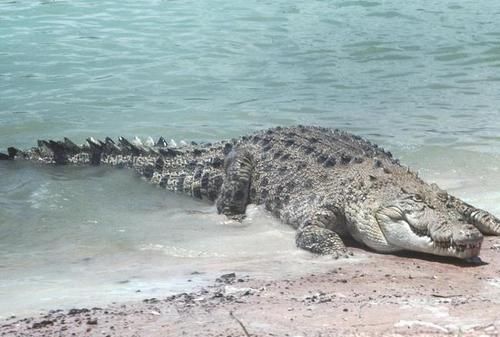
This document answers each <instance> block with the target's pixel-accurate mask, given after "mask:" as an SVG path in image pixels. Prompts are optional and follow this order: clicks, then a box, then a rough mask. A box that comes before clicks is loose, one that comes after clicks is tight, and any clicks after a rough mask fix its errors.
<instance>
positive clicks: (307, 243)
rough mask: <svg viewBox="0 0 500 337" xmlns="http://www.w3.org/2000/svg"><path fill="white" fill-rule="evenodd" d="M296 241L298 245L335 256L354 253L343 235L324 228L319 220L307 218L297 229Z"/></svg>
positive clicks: (311, 250) (313, 251)
mask: <svg viewBox="0 0 500 337" xmlns="http://www.w3.org/2000/svg"><path fill="white" fill-rule="evenodd" d="M295 242H296V244H297V247H299V248H302V249H305V250H308V251H310V252H312V253H315V254H320V255H331V256H333V257H334V258H339V257H349V255H352V253H351V252H350V251H349V250H348V249H347V248H346V246H345V244H344V242H343V241H342V239H341V237H340V236H339V235H338V234H337V233H335V232H334V231H332V230H330V229H326V228H324V227H323V224H322V223H321V222H319V221H318V220H306V221H305V222H304V223H303V224H302V225H301V226H300V227H299V228H298V229H297V233H296V234H295Z"/></svg>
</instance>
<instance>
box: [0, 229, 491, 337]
mask: <svg viewBox="0 0 500 337" xmlns="http://www.w3.org/2000/svg"><path fill="white" fill-rule="evenodd" d="M353 251H354V254H355V255H358V254H360V255H363V258H362V259H359V261H358V260H356V261H355V262H354V263H349V264H345V263H342V261H341V260H339V264H338V266H337V265H336V264H334V265H330V266H329V267H328V269H327V270H324V271H322V272H321V273H316V274H308V275H305V276H300V277H295V278H288V279H287V278H282V279H276V280H271V281H269V280H263V279H259V278H256V277H248V276H243V275H239V274H235V273H229V274H225V275H221V276H220V277H219V278H217V279H216V280H215V281H214V282H213V284H211V285H210V286H206V287H201V288H200V289H198V290H196V291H194V292H189V293H179V294H176V295H172V296H168V297H165V298H150V299H145V300H143V301H128V302H122V303H115V304H110V305H106V306H103V307H99V308H97V307H93V308H74V309H70V310H64V311H63V310H51V311H49V312H47V313H44V314H41V315H39V316H32V317H25V318H10V319H2V320H0V336H110V337H111V336H135V337H137V336H148V337H149V336H151V337H155V336H204V337H208V336H329V335H342V336H380V335H392V336H435V335H455V336H456V335H460V336H476V335H485V336H496V335H498V334H499V333H500V274H499V272H500V259H499V258H500V242H499V240H498V238H495V237H487V238H486V239H485V242H484V245H483V249H482V255H481V258H482V260H483V263H482V264H477V265H471V264H465V263H462V262H461V261H460V260H451V259H446V258H438V257H434V256H426V255H414V254H412V255H407V254H405V255H401V256H394V255H380V254H375V253H371V252H366V251H364V250H362V249H358V248H354V249H353Z"/></svg>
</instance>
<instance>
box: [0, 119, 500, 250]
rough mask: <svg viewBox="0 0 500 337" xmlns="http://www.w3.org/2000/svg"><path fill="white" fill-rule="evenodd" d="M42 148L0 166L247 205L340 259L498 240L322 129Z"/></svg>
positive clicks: (483, 219)
mask: <svg viewBox="0 0 500 337" xmlns="http://www.w3.org/2000/svg"><path fill="white" fill-rule="evenodd" d="M87 142H88V145H85V146H77V145H75V144H74V143H72V142H71V141H69V140H67V139H65V140H64V141H59V142H54V141H39V144H38V147H36V148H33V149H31V150H28V151H20V150H17V149H15V148H9V151H8V154H0V159H27V160H33V161H37V162H42V163H51V164H74V165H82V164H91V165H102V164H106V165H110V166H117V167H130V168H133V169H135V170H136V171H137V172H138V173H139V174H140V175H141V176H143V177H144V178H145V179H147V180H149V181H150V182H151V183H153V184H156V185H159V186H161V187H164V188H166V189H168V190H171V191H175V192H182V193H187V194H190V195H191V196H193V197H195V198H206V199H208V200H211V201H215V202H216V205H217V210H218V211H219V213H223V214H226V215H227V216H230V217H233V218H236V219H241V218H242V217H243V216H244V213H245V208H246V206H247V205H248V204H249V203H254V204H263V205H265V207H266V209H267V210H269V211H270V212H271V213H272V214H273V215H275V216H276V217H278V218H280V219H281V220H282V221H283V222H285V223H287V224H290V225H291V226H293V227H295V228H296V229H297V232H296V243H297V246H299V247H301V248H303V249H306V250H309V251H311V252H314V253H317V254H330V255H333V256H335V257H338V256H347V255H349V254H350V253H349V251H348V250H347V249H346V247H345V245H344V242H343V238H345V237H348V236H350V237H352V238H354V239H355V240H356V241H358V242H360V243H363V244H364V245H366V246H368V247H370V248H371V249H373V250H375V251H378V252H382V253H388V252H396V251H402V250H411V251H418V252H424V253H429V254H434V255H441V256H452V257H457V258H462V259H464V258H473V257H476V256H478V255H479V252H480V248H481V243H482V240H483V236H482V233H484V234H489V235H500V221H499V220H498V219H497V218H496V217H494V216H493V215H491V214H490V213H488V212H486V211H484V210H480V209H478V208H475V207H473V206H471V205H469V204H467V203H465V202H463V201H462V200H460V199H458V198H456V197H453V196H451V195H448V194H447V193H446V192H445V191H443V190H441V189H439V188H438V187H437V186H436V185H434V184H433V185H429V184H427V183H425V182H424V181H422V180H421V179H420V178H418V176H417V175H416V174H415V173H414V172H412V171H410V170H409V169H408V168H406V167H404V166H401V165H400V164H399V162H398V161H397V160H395V159H393V158H392V155H391V154H390V153H389V152H385V151H384V150H383V149H381V148H379V147H378V146H376V145H374V144H372V143H370V142H368V141H366V140H364V139H362V138H360V137H357V136H354V135H351V134H349V133H346V132H342V131H338V130H332V129H327V128H320V127H304V126H297V127H288V128H280V127H277V128H274V129H269V130H265V131H261V132H257V133H255V134H253V135H250V136H244V137H241V138H239V139H235V140H232V141H222V142H218V143H215V144H202V145H197V144H194V143H192V144H191V145H188V146H185V147H183V148H169V147H168V146H166V142H165V141H164V140H163V139H160V140H159V141H158V142H157V144H155V145H153V144H150V145H149V146H145V145H142V144H138V143H135V144H132V143H130V142H128V141H127V140H125V139H123V138H120V139H119V141H118V142H116V143H115V142H113V141H112V140H111V139H109V138H107V139H106V140H105V141H104V142H100V141H96V140H94V139H88V140H87Z"/></svg>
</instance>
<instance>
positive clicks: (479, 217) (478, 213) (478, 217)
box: [446, 195, 500, 235]
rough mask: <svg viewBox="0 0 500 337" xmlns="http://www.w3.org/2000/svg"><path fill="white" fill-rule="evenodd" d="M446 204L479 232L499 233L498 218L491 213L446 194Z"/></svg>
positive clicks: (499, 221) (487, 233) (499, 224)
mask: <svg viewBox="0 0 500 337" xmlns="http://www.w3.org/2000/svg"><path fill="white" fill-rule="evenodd" d="M446 205H447V206H448V207H453V208H454V209H456V210H457V211H458V213H460V214H461V215H462V216H463V217H464V218H465V220H466V221H467V222H469V223H470V224H472V225H474V226H475V227H476V228H477V229H479V231H481V233H483V234H486V235H500V220H499V219H498V218H497V217H495V216H494V215H493V214H491V213H489V212H487V211H484V210H482V209H479V208H476V207H474V206H472V205H469V204H468V203H466V202H465V201H462V200H460V199H458V198H455V197H453V196H451V195H448V196H447V200H446Z"/></svg>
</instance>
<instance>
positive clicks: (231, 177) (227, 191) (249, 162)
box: [217, 148, 254, 220]
mask: <svg viewBox="0 0 500 337" xmlns="http://www.w3.org/2000/svg"><path fill="white" fill-rule="evenodd" d="M224 168H225V176H224V182H223V184H222V188H221V193H220V196H219V198H218V199H217V211H218V212H219V213H222V214H225V215H226V216H228V217H230V218H233V219H236V220H241V219H242V218H243V217H244V216H245V209H246V206H247V204H248V199H249V192H250V184H251V178H252V173H253V169H254V158H253V156H252V154H251V153H250V151H248V150H245V149H244V148H237V149H233V150H232V151H231V152H230V153H229V154H228V155H227V156H226V159H225V162H224Z"/></svg>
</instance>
